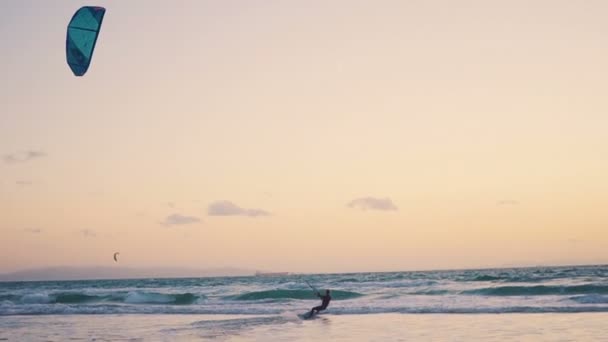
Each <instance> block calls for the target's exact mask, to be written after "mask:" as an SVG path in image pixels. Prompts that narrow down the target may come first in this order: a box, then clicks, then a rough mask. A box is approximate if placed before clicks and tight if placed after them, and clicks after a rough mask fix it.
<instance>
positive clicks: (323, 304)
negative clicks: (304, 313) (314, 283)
mask: <svg viewBox="0 0 608 342" xmlns="http://www.w3.org/2000/svg"><path fill="white" fill-rule="evenodd" d="M317 297H319V298H321V300H322V302H321V305H319V306H315V307H314V308H312V309H311V310H310V315H314V314H316V313H319V311H322V310H325V309H327V306H328V305H329V302H331V296H330V294H329V290H325V296H321V294H320V293H319V292H317Z"/></svg>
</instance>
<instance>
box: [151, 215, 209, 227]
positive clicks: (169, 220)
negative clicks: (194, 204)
mask: <svg viewBox="0 0 608 342" xmlns="http://www.w3.org/2000/svg"><path fill="white" fill-rule="evenodd" d="M199 222H201V219H199V218H198V217H195V216H186V215H182V214H177V213H175V214H171V215H169V216H167V217H166V218H165V220H164V221H162V222H161V223H160V224H162V225H163V226H181V225H185V224H193V223H199Z"/></svg>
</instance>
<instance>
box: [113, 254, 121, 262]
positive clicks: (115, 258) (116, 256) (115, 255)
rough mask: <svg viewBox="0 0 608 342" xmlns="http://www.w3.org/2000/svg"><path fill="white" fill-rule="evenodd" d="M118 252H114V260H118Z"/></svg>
mask: <svg viewBox="0 0 608 342" xmlns="http://www.w3.org/2000/svg"><path fill="white" fill-rule="evenodd" d="M118 254H120V253H118V252H116V253H114V262H118Z"/></svg>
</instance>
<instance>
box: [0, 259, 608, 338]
mask: <svg viewBox="0 0 608 342" xmlns="http://www.w3.org/2000/svg"><path fill="white" fill-rule="evenodd" d="M306 281H308V282H309V283H310V284H312V285H313V286H315V287H316V288H318V289H327V288H328V289H331V290H332V297H333V300H332V302H331V304H330V306H329V308H328V310H326V312H324V313H323V314H321V315H319V316H318V317H317V319H313V320H308V321H303V320H302V319H300V318H299V317H298V315H299V314H303V313H305V312H306V311H308V310H309V309H310V308H311V307H313V306H316V305H318V303H319V300H318V299H317V298H315V296H314V293H313V291H312V290H311V288H310V287H309V286H308V285H307V283H306ZM495 314H503V315H498V317H502V318H501V319H498V318H491V319H490V321H491V320H492V319H494V320H495V321H496V322H495V323H496V324H497V325H499V326H502V325H503V323H504V322H502V321H504V320H505V319H506V320H508V319H511V320H513V319H514V317H528V318H522V319H521V320H522V321H521V322H519V319H516V321H517V322H515V323H513V322H511V325H510V326H511V327H513V326H515V327H516V326H518V324H524V325H525V324H527V322H530V321H535V320H542V319H543V317H560V320H561V321H560V322H562V324H565V325H566V326H567V325H568V324H569V323H568V322H571V324H572V325H573V326H576V322H579V321H580V322H579V323H580V324H583V327H581V326H577V327H578V328H577V329H578V330H576V329H567V330H568V331H569V333H574V332H576V331H580V332H582V333H589V332H590V331H591V332H593V331H594V330H593V329H594V328H593V327H592V326H585V324H592V325H593V324H595V323H593V322H596V323H597V324H598V325H597V327H596V329H598V330H597V333H598V336H596V337H597V338H599V339H601V338H602V336H603V335H605V336H604V337H603V338H605V339H606V340H608V329H606V330H605V331H604V329H603V328H601V327H602V326H603V325H602V323H601V322H606V321H607V320H606V319H607V318H608V266H568V267H533V268H512V269H480V270H454V271H424V272H422V271H421V272H390V273H347V274H301V275H286V276H276V277H255V276H252V277H219V278H179V279H128V280H124V279H123V280H85V281H39V282H4V283H0V340H47V341H62V340H65V339H67V338H68V337H70V338H73V339H78V338H80V339H82V340H91V339H95V340H138V339H142V338H144V337H145V338H144V340H174V339H184V340H190V339H226V340H248V339H249V340H259V339H258V338H257V337H259V338H263V336H265V335H263V334H270V335H268V336H272V337H273V338H275V339H276V338H279V339H280V336H281V334H284V333H287V332H288V331H292V330H294V329H295V330H294V331H298V332H297V333H294V334H295V335H294V334H292V335H289V334H287V335H285V336H284V338H285V340H307V338H313V337H314V338H316V337H315V336H316V335H315V334H320V335H319V336H317V337H323V336H326V337H327V335H326V333H327V331H325V332H324V330H323V329H322V328H319V327H323V326H326V325H327V324H330V325H331V324H334V326H340V325H342V326H344V328H343V329H340V330H336V331H339V332H342V333H345V334H347V335H345V336H341V337H340V338H338V337H336V338H338V339H342V340H354V341H357V340H374V338H373V337H374V336H376V335H375V333H374V331H375V332H376V333H377V334H380V333H382V334H391V326H390V325H386V324H384V323H382V322H389V321H394V322H401V323H395V327H394V329H395V330H394V331H395V334H396V335H394V336H392V335H389V336H388V337H387V338H389V339H392V338H391V337H390V336H392V337H394V338H395V339H399V336H401V337H403V336H406V335H407V334H405V332H401V333H397V331H400V329H406V328H404V326H407V327H409V328H408V329H407V331H408V332H410V333H411V331H412V330H411V329H412V327H413V326H418V327H420V324H422V326H424V322H425V320H428V321H429V325H428V328H429V329H428V330H429V331H428V335H424V334H423V335H421V336H413V337H411V338H415V339H416V340H425V338H424V337H425V336H426V337H428V338H429V339H426V340H433V339H435V338H436V337H438V336H436V335H433V334H436V333H437V332H438V331H441V329H440V325H441V322H448V323H446V324H451V323H449V322H452V321H459V320H464V321H467V320H468V321H469V323H470V324H469V325H468V326H469V328H467V329H468V330H466V331H468V332H471V331H472V330H470V327H471V326H474V322H479V321H480V320H481V321H484V320H487V319H489V318H488V316H489V315H492V316H496V315H495ZM380 317H384V318H382V319H380ZM433 317H435V318H437V317H441V319H439V320H437V319H435V318H434V319H432V318H433ZM466 317H469V318H468V319H466ZM530 317H532V318H530ZM565 317H572V318H570V319H566V320H565V322H564V318H565ZM580 317H591V318H589V319H585V320H580V319H579V318H580ZM353 321H359V323H357V324H356V325H353V326H352V327H351V328H353V329H354V330H353V329H350V328H348V326H349V324H350V323H349V322H353ZM431 321H436V324H435V323H432V324H431V323H430V322H431ZM555 321H556V320H555V319H547V323H546V324H545V325H542V324H541V326H540V327H539V329H545V326H550V325H551V324H554V323H555ZM58 322H59V323H61V324H59V323H58ZM127 322H129V323H128V324H127ZM366 322H367V323H366ZM373 322H378V324H379V325H378V326H376V328H374V323H373ZM421 322H422V323H421ZM501 322H502V323H501ZM518 322H519V323H518ZM590 322H591V323H590ZM598 322H599V323H598ZM352 324H355V323H352ZM366 324H367V325H366ZM488 324H490V323H488ZM365 326H368V330H367V332H362V333H361V334H359V335H357V336H354V335H353V336H351V335H348V333H346V332H348V331H356V329H355V328H357V327H358V328H362V327H365ZM306 327H308V329H307V328H306ZM488 328H489V329H491V324H490V325H489V326H488ZM506 328H508V327H504V326H503V330H504V329H506ZM319 329H321V330H319ZM462 329H464V328H462ZM522 329H523V328H522ZM423 330H424V329H423ZM457 330H458V329H457ZM473 330H474V329H473ZM482 330H483V329H482ZM546 330H547V329H545V330H543V331H544V335H541V336H550V332H547V331H546ZM120 331H122V332H123V335H120V336H118V335H116V334H118V333H119V332H120ZM332 331H333V330H332ZM550 331H553V332H554V331H556V330H555V329H551V330H550ZM334 332H335V331H334ZM463 332H465V331H463ZM104 333H105V334H106V335H107V336H106V335H104ZM455 333H456V332H454V331H452V332H451V333H450V334H449V335H446V336H452V337H453V336H455V335H454V334H455ZM511 333H513V332H511ZM515 333H516V334H515V335H512V334H511V335H509V336H511V337H513V340H525V338H523V337H524V336H523V335H522V336H517V331H515ZM248 334H253V335H248ZM256 334H258V335H256ZM259 334H262V335H259ZM311 334H312V335H311ZM404 334H405V335H404ZM480 334H481V335H479V336H469V337H468V338H476V337H479V338H481V339H484V340H491V338H490V337H491V336H490V335H486V334H484V333H483V331H482V332H480ZM547 334H549V335H547ZM268 336H267V337H268ZM456 336H457V335H456ZM492 336H495V335H492ZM559 336H561V338H563V337H564V334H563V333H562V334H560V335H559ZM537 337H538V336H537ZM580 337H581V336H578V335H577V336H573V339H572V340H577V339H579V338H580ZM591 337H593V336H591ZM463 338H467V337H466V336H465V337H463ZM586 338H589V336H586ZM506 339H507V340H508V338H506ZM499 340H505V336H501V338H500V339H499ZM549 340H551V339H549ZM594 340H597V339H596V338H594Z"/></svg>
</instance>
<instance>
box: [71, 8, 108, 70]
mask: <svg viewBox="0 0 608 342" xmlns="http://www.w3.org/2000/svg"><path fill="white" fill-rule="evenodd" d="M105 13H106V9H105V8H103V7H96V6H84V7H81V8H80V9H79V10H78V11H76V13H74V16H73V17H72V20H70V23H69V24H68V33H67V38H66V42H65V54H66V59H67V62H68V65H69V66H70V69H72V72H73V73H74V75H76V76H82V75H84V74H85V73H86V72H87V69H89V65H90V64H91V59H92V58H93V50H95V43H96V42H97V36H98V35H99V30H100V29H101V22H102V21H103V16H104V14H105Z"/></svg>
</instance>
